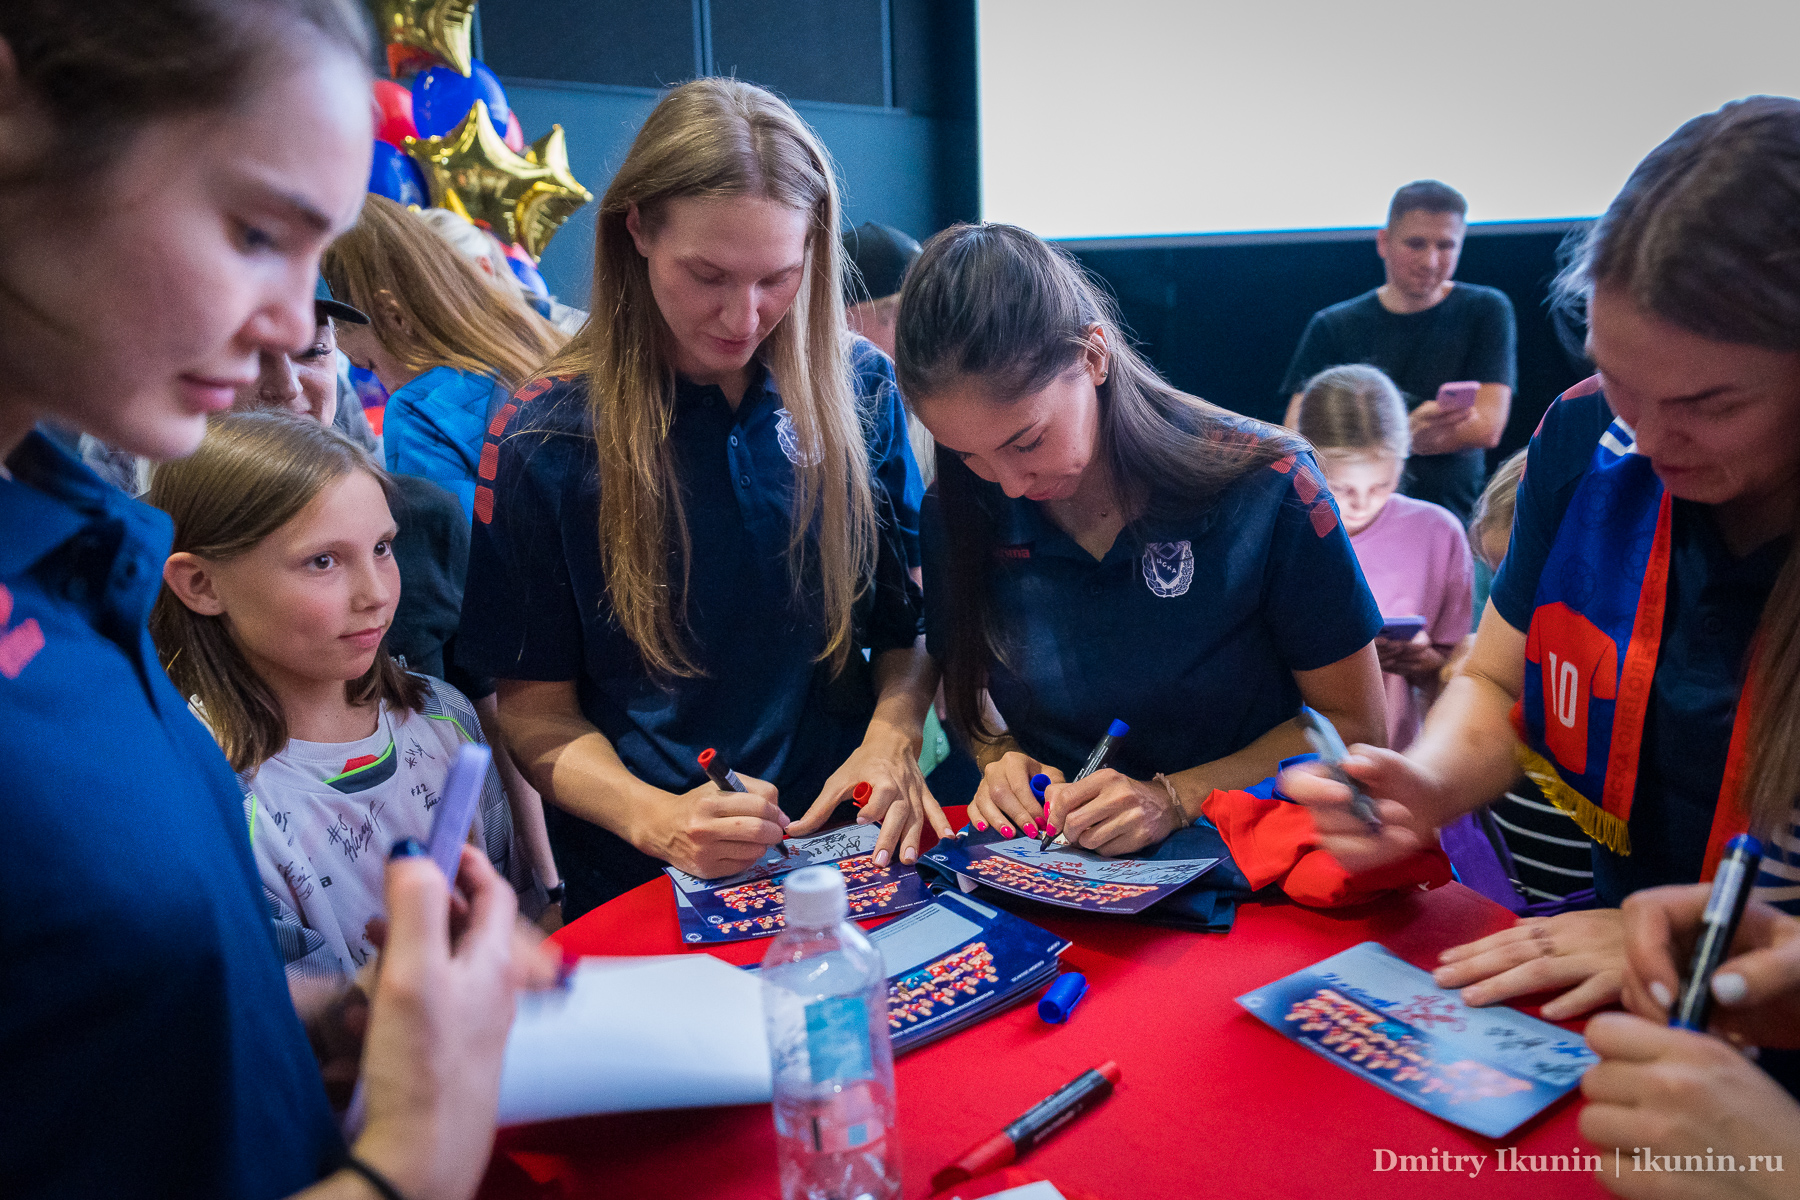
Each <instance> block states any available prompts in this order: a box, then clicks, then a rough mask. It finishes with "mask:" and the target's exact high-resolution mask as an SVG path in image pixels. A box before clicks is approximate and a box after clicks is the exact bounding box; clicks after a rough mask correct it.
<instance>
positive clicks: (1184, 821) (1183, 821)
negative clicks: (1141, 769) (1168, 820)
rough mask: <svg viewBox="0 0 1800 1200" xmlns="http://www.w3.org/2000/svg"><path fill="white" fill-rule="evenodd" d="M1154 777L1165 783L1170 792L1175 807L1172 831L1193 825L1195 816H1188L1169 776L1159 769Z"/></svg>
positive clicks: (1170, 800) (1165, 788)
mask: <svg viewBox="0 0 1800 1200" xmlns="http://www.w3.org/2000/svg"><path fill="white" fill-rule="evenodd" d="M1152 778H1154V779H1155V780H1156V782H1158V783H1160V784H1162V785H1163V790H1164V791H1166V792H1168V793H1169V803H1170V804H1172V805H1173V806H1174V807H1175V828H1174V830H1173V831H1172V832H1175V833H1179V832H1181V831H1182V830H1183V829H1186V828H1187V827H1188V826H1189V825H1192V824H1193V823H1194V818H1192V817H1190V816H1188V811H1187V809H1185V808H1183V807H1182V806H1181V797H1180V796H1177V795H1176V794H1175V785H1174V784H1173V783H1171V782H1170V781H1169V777H1168V776H1167V775H1164V774H1163V773H1162V772H1161V771H1158V772H1157V773H1156V774H1155V775H1154V776H1153V777H1152Z"/></svg>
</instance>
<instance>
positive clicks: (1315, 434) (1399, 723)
mask: <svg viewBox="0 0 1800 1200" xmlns="http://www.w3.org/2000/svg"><path fill="white" fill-rule="evenodd" d="M1298 425H1299V431H1300V434H1301V436H1303V437H1305V438H1306V439H1307V440H1308V441H1310V442H1312V444H1313V446H1314V448H1315V449H1316V450H1317V451H1318V455H1319V466H1320V467H1321V468H1322V469H1323V470H1324V472H1325V480H1326V482H1327V483H1329V484H1330V485H1331V492H1332V495H1334V496H1335V497H1336V498H1337V502H1338V510H1339V512H1340V513H1341V515H1342V517H1343V521H1344V529H1345V531H1346V532H1348V533H1349V534H1350V545H1351V546H1352V547H1354V548H1355V550H1356V559H1357V562H1358V563H1359V564H1361V566H1362V571H1363V576H1364V577H1365V578H1366V579H1367V580H1368V583H1369V590H1370V591H1371V592H1373V593H1374V595H1375V602H1376V603H1377V604H1379V605H1380V606H1381V614H1382V616H1383V617H1384V618H1385V619H1386V621H1387V622H1388V628H1389V630H1390V631H1391V632H1390V635H1389V636H1383V637H1380V638H1377V639H1376V641H1375V648H1376V651H1377V652H1378V653H1379V654H1380V657H1381V670H1382V682H1383V683H1384V684H1385V685H1386V688H1387V729H1388V748H1389V749H1392V750H1404V749H1406V747H1407V746H1408V745H1409V744H1411V742H1412V740H1413V738H1414V737H1415V736H1417V734H1418V732H1419V726H1420V724H1421V722H1423V720H1424V717H1425V710H1426V709H1427V708H1429V707H1431V703H1432V701H1433V700H1435V699H1436V698H1437V692H1438V687H1439V683H1438V672H1439V670H1440V669H1441V668H1442V667H1443V665H1444V663H1445V662H1446V661H1448V659H1449V656H1450V654H1451V652H1452V651H1453V650H1454V649H1455V648H1456V646H1457V644H1458V643H1459V642H1461V641H1462V639H1463V638H1464V637H1465V636H1467V634H1468V632H1469V629H1470V627H1471V622H1472V619H1473V614H1472V611H1471V604H1472V600H1473V595H1474V581H1475V568H1474V562H1473V560H1472V559H1471V557H1470V555H1469V539H1468V536H1467V535H1466V534H1465V533H1464V532H1463V528H1462V525H1461V523H1460V522H1458V521H1457V519H1456V517H1455V516H1454V515H1453V514H1452V513H1451V512H1450V511H1449V510H1448V509H1445V508H1440V507H1439V506H1438V505H1435V504H1428V503H1426V502H1425V501H1423V500H1415V499H1413V498H1412V497H1411V496H1403V495H1400V494H1399V492H1398V489H1399V486H1400V478H1401V475H1402V474H1403V473H1404V471H1405V469H1406V458H1407V454H1408V452H1409V450H1410V447H1411V440H1410V438H1409V436H1408V430H1407V416H1406V402H1405V401H1404V400H1402V399H1401V397H1400V391H1399V389H1398V388H1396V387H1395V386H1394V383H1393V381H1392V380H1390V379H1389V378H1388V377H1387V376H1386V375H1385V374H1383V373H1382V372H1381V371H1380V370H1378V369H1377V368H1375V367H1370V366H1363V365H1351V366H1341V367H1331V368H1329V369H1327V370H1324V371H1321V372H1319V374H1317V375H1315V376H1313V377H1312V378H1311V379H1309V380H1308V381H1307V383H1306V388H1305V390H1304V392H1303V393H1302V395H1301V398H1300V411H1299V415H1298ZM1409 617H1410V618H1422V619H1423V627H1421V628H1418V629H1417V630H1416V632H1410V633H1409V632H1406V630H1405V626H1406V625H1407V624H1408V622H1406V621H1405V620H1404V619H1405V618H1409ZM1396 626H1399V628H1396Z"/></svg>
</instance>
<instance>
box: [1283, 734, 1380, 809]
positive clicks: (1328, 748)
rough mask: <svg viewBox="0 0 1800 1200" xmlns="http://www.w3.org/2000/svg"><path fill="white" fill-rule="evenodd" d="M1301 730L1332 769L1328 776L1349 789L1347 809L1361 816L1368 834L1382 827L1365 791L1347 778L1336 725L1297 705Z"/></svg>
mask: <svg viewBox="0 0 1800 1200" xmlns="http://www.w3.org/2000/svg"><path fill="white" fill-rule="evenodd" d="M1299 720H1300V732H1301V733H1303V734H1305V735H1306V741H1307V744H1309V745H1310V746H1312V748H1313V752H1314V753H1316V754H1317V755H1318V756H1319V760H1320V761H1321V762H1323V763H1324V764H1325V765H1326V766H1327V767H1330V768H1331V776H1332V778H1333V779H1336V780H1337V781H1338V782H1339V783H1341V784H1343V785H1344V786H1345V787H1347V788H1349V789H1350V811H1351V812H1353V813H1355V814H1356V815H1357V816H1358V817H1360V818H1361V819H1362V823H1363V824H1364V825H1366V826H1368V828H1369V831H1370V832H1371V833H1373V832H1376V831H1379V830H1380V829H1381V818H1380V817H1378V816H1376V815H1375V802H1374V801H1373V800H1370V799H1369V797H1368V796H1367V795H1366V794H1364V792H1363V790H1362V789H1361V788H1359V787H1357V786H1356V784H1354V783H1352V782H1351V781H1350V776H1348V775H1346V774H1344V768H1343V765H1342V764H1343V761H1344V759H1345V757H1346V756H1348V755H1349V753H1350V751H1349V750H1348V749H1346V748H1345V746H1344V739H1343V738H1341V737H1339V736H1338V731H1337V727H1336V726H1335V725H1333V724H1332V723H1331V722H1330V721H1328V720H1326V719H1325V714H1323V713H1321V712H1319V711H1318V710H1317V709H1314V708H1309V707H1307V706H1306V705H1304V704H1302V705H1301V706H1300V718H1299Z"/></svg>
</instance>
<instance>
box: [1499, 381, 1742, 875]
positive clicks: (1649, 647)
mask: <svg viewBox="0 0 1800 1200" xmlns="http://www.w3.org/2000/svg"><path fill="white" fill-rule="evenodd" d="M1591 383H1592V381H1590V384H1591ZM1584 389H1585V391H1593V390H1594V387H1593V386H1590V385H1577V386H1576V387H1575V388H1573V389H1571V390H1570V392H1569V393H1568V394H1569V395H1580V394H1584ZM1672 515H1673V500H1672V497H1671V496H1670V495H1669V493H1668V492H1667V491H1666V490H1665V489H1664V488H1663V485H1662V481H1661V480H1659V479H1658V478H1657V477H1656V472H1655V471H1654V470H1652V469H1651V466H1650V460H1649V459H1648V458H1646V457H1644V456H1643V455H1641V454H1638V453H1636V452H1635V449H1634V439H1633V436H1632V433H1631V429H1630V427H1629V426H1627V425H1625V424H1624V423H1623V422H1621V421H1614V422H1613V423H1612V426H1611V427H1610V428H1609V429H1608V430H1607V431H1606V434H1605V435H1604V436H1603V437H1602V438H1601V439H1600V444H1599V445H1598V446H1597V447H1596V448H1595V450H1594V458H1593V463H1592V465H1591V467H1590V468H1589V470H1588V473H1587V475H1586V477H1584V478H1583V479H1582V481H1581V483H1580V485H1579V486H1578V487H1577V488H1576V490H1575V494H1574V496H1573V497H1571V498H1570V500H1569V508H1568V511H1567V513H1566V514H1565V515H1564V517H1563V521H1562V524H1561V526H1560V527H1559V528H1558V529H1557V532H1556V540H1555V542H1554V543H1553V544H1552V546H1551V548H1550V555H1549V558H1548V559H1547V560H1546V561H1545V563H1544V571H1543V574H1542V576H1540V577H1539V580H1538V589H1537V597H1536V603H1535V606H1534V608H1533V611H1532V614H1531V625H1530V628H1529V629H1528V630H1527V632H1526V641H1525V662H1526V671H1525V690H1524V693H1523V695H1521V696H1520V698H1519V701H1518V703H1517V704H1516V705H1514V707H1513V713H1512V719H1513V726H1514V728H1515V729H1516V730H1517V731H1518V734H1519V737H1520V739H1521V740H1522V741H1523V742H1524V746H1523V747H1521V749H1520V752H1519V762H1520V766H1522V767H1523V768H1524V770H1525V773H1526V775H1528V776H1529V777H1530V778H1531V780H1532V782H1534V783H1536V784H1537V785H1538V787H1539V788H1541V789H1542V790H1543V793H1544V795H1545V796H1547V797H1548V798H1549V799H1550V800H1551V802H1553V803H1554V804H1555V805H1556V806H1557V807H1558V808H1561V809H1563V810H1564V811H1566V812H1568V813H1569V814H1570V815H1571V816H1573V817H1574V818H1575V822H1576V824H1578V825H1580V826H1581V828H1582V830H1583V831H1585V832H1586V833H1587V834H1588V836H1589V837H1592V838H1593V839H1594V840H1595V841H1597V842H1599V843H1600V844H1601V845H1603V846H1606V847H1607V848H1608V849H1610V850H1612V851H1614V852H1615V853H1618V854H1623V855H1629V854H1630V853H1631V833H1630V821H1631V803H1632V799H1633V797H1634V795H1635V794H1636V791H1637V774H1638V760H1639V756H1640V754H1641V751H1642V749H1643V737H1644V717H1645V715H1646V714H1647V712H1648V711H1649V708H1650V695H1651V684H1652V681H1653V679H1654V678H1655V675H1656V660H1657V655H1658V653H1659V652H1660V650H1661V648H1662V634H1663V617H1664V613H1665V609H1666V603H1667V600H1668V593H1669V562H1670V541H1671V526H1672ZM1750 701H1751V697H1750V693H1749V690H1748V688H1746V689H1745V691H1744V692H1743V693H1742V694H1741V695H1740V696H1739V698H1738V706H1737V715H1736V718H1735V720H1734V722H1733V725H1732V730H1731V746H1730V749H1729V751H1728V752H1727V755H1726V761H1725V775H1724V778H1723V779H1722V780H1721V781H1720V787H1719V801H1718V805H1717V807H1716V808H1715V809H1714V811H1713V821H1712V830H1711V833H1710V835H1709V836H1708V838H1707V846H1706V857H1705V860H1704V865H1703V867H1702V869H1701V876H1700V877H1701V879H1702V880H1709V879H1711V878H1712V874H1713V869H1714V868H1715V867H1716V866H1717V865H1718V861H1719V857H1720V855H1721V854H1722V853H1723V852H1724V847H1725V843H1726V842H1727V841H1729V840H1730V839H1731V838H1732V837H1733V836H1734V835H1736V834H1739V833H1743V832H1744V831H1745V829H1746V828H1747V826H1748V823H1749V815H1748V810H1747V808H1746V806H1745V803H1744V784H1745V776H1746V760H1747V751H1748V748H1749V746H1748V734H1749V727H1750V708H1751V703H1750Z"/></svg>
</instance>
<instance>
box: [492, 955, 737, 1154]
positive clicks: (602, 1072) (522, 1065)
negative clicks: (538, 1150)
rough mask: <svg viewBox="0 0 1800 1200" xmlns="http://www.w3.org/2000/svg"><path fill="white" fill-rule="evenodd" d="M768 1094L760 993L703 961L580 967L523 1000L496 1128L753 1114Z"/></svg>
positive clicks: (607, 962)
mask: <svg viewBox="0 0 1800 1200" xmlns="http://www.w3.org/2000/svg"><path fill="white" fill-rule="evenodd" d="M770 1094H771V1084H770V1078H769V1049H768V1042H767V1040H766V1036H765V1034H764V1032H763V1015H762V983H761V981H760V980H759V979H758V978H757V977H756V976H755V975H754V974H752V973H749V972H745V971H740V970H738V969H737V968H736V967H732V966H728V965H727V964H725V963H723V962H720V961H719V960H718V959H716V958H713V957H712V956H711V955H708V954H678V955H666V956H660V957H648V958H588V959H583V960H582V962H581V965H580V966H578V967H577V968H576V969H575V973H574V975H573V977H572V978H571V979H570V986H569V988H568V989H567V990H554V991H549V992H538V993H533V994H530V995H524V996H521V997H519V1010H518V1014H517V1015H516V1016H515V1017H514V1018H513V1027H512V1033H511V1034H510V1035H509V1036H508V1038H507V1042H506V1060H505V1062H504V1063H503V1064H502V1066H501V1070H500V1124H502V1125H523V1124H527V1123H529V1122H532V1121H552V1120H556V1119H558V1118H561V1117H575V1116H585V1115H587V1114H590V1113H606V1112H638V1111H642V1110H647V1109H659V1108H704V1107H709V1106H711V1105H716V1104H757V1103H762V1102H765V1101H767V1100H768V1099H769V1097H770Z"/></svg>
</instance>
